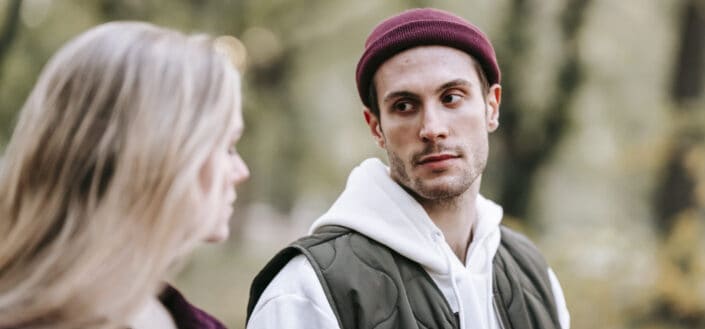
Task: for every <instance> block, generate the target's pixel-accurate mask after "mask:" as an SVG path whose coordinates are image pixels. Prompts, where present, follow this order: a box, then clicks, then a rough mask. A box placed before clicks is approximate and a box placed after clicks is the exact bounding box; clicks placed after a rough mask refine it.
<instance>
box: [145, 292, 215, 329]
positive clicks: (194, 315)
mask: <svg viewBox="0 0 705 329" xmlns="http://www.w3.org/2000/svg"><path fill="white" fill-rule="evenodd" d="M159 300H160V301H161V302H162V304H164V307H166V309H167V310H168V311H169V313H170V314H171V317H172V318H173V319H174V322H175V323H176V326H177V327H178V328H179V329H226V327H225V325H223V324H222V323H221V322H220V321H218V319H216V318H215V317H213V316H212V315H210V314H208V313H206V312H205V311H204V310H202V309H200V308H198V307H196V306H194V305H192V304H191V303H189V302H188V301H187V300H186V298H185V297H184V296H183V295H182V294H181V292H179V291H178V290H176V288H174V287H173V286H171V285H169V284H167V285H166V286H165V287H164V289H163V290H162V292H161V293H160V294H159Z"/></svg>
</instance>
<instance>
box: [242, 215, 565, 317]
mask: <svg viewBox="0 0 705 329" xmlns="http://www.w3.org/2000/svg"><path fill="white" fill-rule="evenodd" d="M501 232H502V233H501V236H502V242H501V244H500V246H499V248H498V250H497V253H496V255H495V257H494V261H493V275H494V276H493V280H492V281H493V290H494V303H495V309H496V310H497V316H498V318H499V321H500V326H501V327H502V328H505V329H510V328H511V329H554V328H555V329H559V328H560V325H559V322H558V315H557V311H556V304H555V300H554V296H553V292H552V290H551V282H550V281H549V278H548V272H547V268H548V266H547V265H546V262H545V260H544V259H543V256H541V254H540V253H539V251H538V249H536V247H535V246H534V245H533V244H532V243H531V242H530V241H529V240H528V239H527V238H525V237H524V236H522V235H520V234H519V233H516V232H514V231H512V230H510V229H508V228H506V227H504V226H502V227H501ZM299 254H303V255H304V256H306V258H307V259H308V261H309V262H310V263H311V265H312V266H313V269H314V271H315V272H316V274H317V275H318V279H319V281H320V282H321V285H322V287H323V291H324V292H325V294H326V297H327V298H328V301H329V303H330V305H331V308H332V309H333V312H334V313H335V315H336V317H337V319H338V323H339V325H340V327H341V328H342V329H358V328H376V329H382V328H403V329H430V328H433V329H441V328H444V329H445V328H448V329H450V328H459V323H458V317H457V314H453V312H452V311H451V308H450V306H449V305H448V302H447V301H446V299H445V297H444V296H443V293H441V291H440V290H439V289H438V287H437V286H436V284H435V283H434V282H433V280H432V279H431V277H430V276H429V275H428V273H427V272H426V271H425V270H424V269H423V268H422V267H421V266H420V265H419V264H418V263H415V262H413V261H411V260H409V259H408V258H406V257H404V256H401V255H400V254H398V253H397V252H395V251H393V250H391V249H389V248H388V247H386V246H384V245H382V244H379V243H378V242H375V241H374V240H371V239H369V238H367V237H366V236H364V235H362V234H360V233H357V232H355V231H352V230H350V229H347V228H344V227H340V226H325V227H321V228H320V229H319V230H318V231H316V233H314V234H313V235H309V236H306V237H303V238H301V239H299V240H297V241H295V242H294V243H292V244H291V245H290V246H289V247H287V248H285V249H284V250H282V251H281V252H279V253H278V254H277V255H276V256H274V258H273V259H272V260H271V261H270V262H269V263H268V264H267V265H266V266H265V267H264V269H263V270H262V271H261V272H260V273H259V274H258V275H257V277H256V278H255V279H254V281H253V283H252V287H251V289H250V301H249V304H248V307H247V319H248V320H249V318H250V315H251V313H252V310H253V309H254V307H255V305H257V301H258V300H259V297H260V296H261V295H262V292H264V289H265V288H266V287H267V286H268V285H269V283H270V282H271V281H272V280H273V279H274V277H275V276H276V275H277V273H279V271H280V270H281V269H282V268H283V267H284V266H285V265H286V264H287V263H288V262H289V260H291V258H293V257H294V256H296V255H299ZM466 322H467V325H468V328H475V326H473V319H466Z"/></svg>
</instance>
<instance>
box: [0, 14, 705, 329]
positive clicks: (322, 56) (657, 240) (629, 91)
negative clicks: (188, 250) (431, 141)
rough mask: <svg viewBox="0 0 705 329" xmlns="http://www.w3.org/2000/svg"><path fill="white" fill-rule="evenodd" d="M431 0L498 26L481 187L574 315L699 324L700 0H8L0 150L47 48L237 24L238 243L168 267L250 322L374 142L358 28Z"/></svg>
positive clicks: (214, 304)
mask: <svg viewBox="0 0 705 329" xmlns="http://www.w3.org/2000/svg"><path fill="white" fill-rule="evenodd" d="M426 6H433V7H437V8H441V9H446V10H451V11H453V12H455V13H457V14H459V15H461V16H463V17H465V18H467V19H468V20H470V21H472V22H474V23H475V24H476V25H478V26H480V27H481V28H482V29H483V30H484V31H485V32H486V33H487V34H488V35H489V36H490V38H491V39H492V40H493V43H494V46H495V49H496V51H497V53H498V56H499V63H500V67H501V70H502V73H503V83H502V85H503V94H504V99H503V103H502V106H501V116H500V123H501V125H500V129H499V131H498V132H496V133H494V134H492V136H491V144H490V145H491V155H490V162H489V165H488V171H487V173H486V175H485V177H484V179H483V187H482V193H483V194H484V195H485V196H487V197H489V198H491V199H494V200H496V201H497V202H499V203H500V204H502V205H503V206H504V209H505V213H506V215H507V218H506V219H505V223H507V224H508V225H511V226H512V227H515V228H517V229H519V230H521V231H523V232H525V233H526V234H528V235H529V236H530V237H532V239H533V240H534V241H536V243H537V244H538V245H539V247H540V248H541V249H542V250H543V252H544V253H545V255H546V258H547V259H548V260H549V262H550V264H551V265H552V267H553V268H554V270H555V272H556V273H557V274H558V277H559V278H560V280H561V283H562V285H563V288H564V290H565V294H566V297H567V301H568V306H569V309H570V311H571V315H572V328H574V329H582V328H604V329H610V328H640V329H656V328H664V329H670V328H673V329H676V328H705V238H703V237H705V83H704V82H705V81H704V80H705V1H703V0H669V1H655V0H622V1H610V0H564V1H560V0H473V1H468V0H465V1H430V0H429V1H423V0H416V1H410V0H408V1H402V0H387V1H375V0H358V1H342V0H271V1H255V0H221V1H205V0H168V1H167V0H143V1H140V0H124V1H115V0H96V1H88V0H0V148H2V146H3V145H5V144H6V143H7V140H8V138H9V136H10V134H11V132H12V127H13V126H14V122H15V118H16V113H17V111H18V110H19V109H20V108H21V106H22V104H23V102H24V99H25V98H26V96H27V94H28V92H29V90H30V89H31V87H32V85H33V84H34V82H35V81H36V78H37V76H38V74H39V72H40V70H41V68H42V66H43V65H44V64H45V63H46V61H47V59H48V58H49V56H50V55H51V54H52V53H53V52H55V51H56V50H57V49H58V48H59V47H60V46H61V45H62V44H63V43H64V42H66V41H67V40H69V39H70V38H71V37H73V36H75V35H77V34H79V33H80V32H82V31H84V30H86V29H88V28H90V27H91V26H94V25H96V24H99V23H102V22H106V21H112V20H143V21H148V22H153V23H156V24H160V25H165V26H169V27H173V28H177V29H179V30H182V31H185V32H194V33H198V32H205V33H210V34H214V35H224V34H226V35H232V36H235V37H237V38H239V39H240V40H241V41H242V42H243V44H244V45H245V47H246V49H247V61H246V69H245V72H244V80H243V81H244V82H243V89H244V115H245V122H246V132H245V134H244V136H243V139H242V142H241V144H240V145H239V149H240V151H241V153H242V155H243V157H244V159H245V160H246V161H247V163H248V164H249V166H250V169H251V172H252V177H251V179H250V180H249V181H248V182H247V183H245V184H244V185H243V186H242V187H241V188H240V189H239V195H240V197H239V199H238V201H237V204H236V213H235V215H234V218H233V221H232V229H233V236H232V238H231V239H230V241H228V242H227V243H225V244H222V245H217V246H205V247H202V248H200V249H198V250H197V251H196V252H195V253H194V254H193V255H192V257H190V258H189V259H188V261H187V262H186V264H185V265H184V267H183V270H182V271H181V272H180V273H179V274H178V276H176V277H175V278H174V283H175V284H176V286H177V287H178V288H180V289H181V290H182V291H183V292H184V293H185V294H186V295H187V296H188V297H189V299H190V300H191V301H192V302H194V303H195V304H197V305H199V306H201V307H203V308H204V309H206V310H208V311H209V312H211V313H213V314H215V315H216V316H218V317H219V318H221V319H222V320H223V321H224V322H226V323H227V324H228V325H229V326H230V327H232V328H243V327H244V317H245V307H246V303H247V297H248V289H249V283H250V281H251V279H252V278H253V277H254V275H255V274H256V272H257V271H258V270H259V269H260V268H261V267H262V266H263V264H264V263H265V262H266V261H267V259H268V258H269V257H271V256H272V255H273V253H274V252H276V251H277V250H278V249H280V248H281V247H283V246H285V245H286V244H288V243H289V242H290V241H292V240H294V239H296V238H297V237H298V236H301V235H302V234H304V233H305V232H306V230H307V227H308V225H309V224H310V223H311V222H312V221H313V220H314V219H315V218H317V217H318V216H319V215H320V214H321V213H323V212H324V211H325V210H326V209H327V207H328V205H330V204H331V203H332V201H334V199H335V198H336V196H337V195H338V193H340V191H341V190H342V189H343V186H344V184H345V180H346V177H347V174H348V172H349V171H350V170H351V169H352V168H353V167H354V166H356V165H357V164H358V163H359V162H360V161H361V160H362V159H364V158H366V157H370V156H377V157H382V158H383V156H384V153H383V152H382V151H381V150H379V149H378V148H377V147H376V146H375V145H374V143H373V140H372V138H371V137H370V136H369V133H368V131H367V128H366V125H365V124H364V121H363V117H362V111H361V109H362V108H361V104H360V101H359V99H358V98H357V94H356V89H355V84H354V81H355V80H354V71H355V64H356V62H357V59H358V58H359V56H360V54H361V52H362V48H363V43H364V38H365V37H366V36H367V34H368V33H369V31H370V30H371V29H372V28H373V27H374V25H375V24H376V23H377V22H379V21H380V20H382V19H384V18H385V17H388V16H390V15H392V14H394V13H396V12H398V11H401V10H404V9H408V8H413V7H426Z"/></svg>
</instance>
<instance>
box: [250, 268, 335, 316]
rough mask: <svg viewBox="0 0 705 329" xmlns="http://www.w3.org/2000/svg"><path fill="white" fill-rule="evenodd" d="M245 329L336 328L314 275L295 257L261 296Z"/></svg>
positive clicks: (319, 284)
mask: <svg viewBox="0 0 705 329" xmlns="http://www.w3.org/2000/svg"><path fill="white" fill-rule="evenodd" d="M247 328H248V329H280V328H287V329H339V328H340V327H339V326H338V320H337V318H336V317H335V314H334V313H333V309H332V308H331V307H330V304H329V303H328V299H327V298H326V295H325V293H324V292H323V287H322V286H321V283H320V282H319V281H318V277H317V276H316V272H314V270H313V267H312V266H311V264H310V263H309V262H308V260H307V259H306V257H304V256H303V255H298V256H296V257H294V258H292V259H291V261H289V263H288V264H286V266H284V268H283V269H282V270H281V271H280V272H279V274H277V275H276V276H275V277H274V280H272V282H271V283H270V284H269V286H267V288H266V289H265V290H264V292H263V293H262V296H261V297H260V299H259V301H258V302H257V305H255V308H254V310H253V311H252V314H251V316H250V320H249V322H248V323H247Z"/></svg>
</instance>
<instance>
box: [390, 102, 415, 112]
mask: <svg viewBox="0 0 705 329" xmlns="http://www.w3.org/2000/svg"><path fill="white" fill-rule="evenodd" d="M411 109H412V105H411V103H409V102H399V103H396V104H394V111H397V112H407V111H409V110H411Z"/></svg>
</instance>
